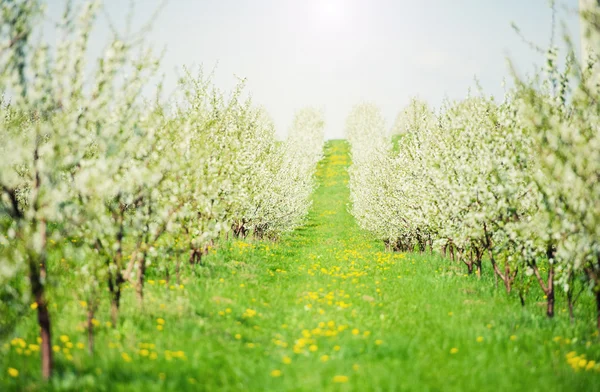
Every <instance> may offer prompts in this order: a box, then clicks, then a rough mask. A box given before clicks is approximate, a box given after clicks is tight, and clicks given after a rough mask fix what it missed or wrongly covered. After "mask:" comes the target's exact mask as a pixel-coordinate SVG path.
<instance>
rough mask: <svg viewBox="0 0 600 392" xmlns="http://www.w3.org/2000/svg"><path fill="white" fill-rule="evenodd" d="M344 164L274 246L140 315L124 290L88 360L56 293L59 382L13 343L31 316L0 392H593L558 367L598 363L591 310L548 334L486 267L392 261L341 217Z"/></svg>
mask: <svg viewBox="0 0 600 392" xmlns="http://www.w3.org/2000/svg"><path fill="white" fill-rule="evenodd" d="M348 164H349V157H348V145H347V144H346V143H345V142H343V141H332V142H328V143H327V146H326V149H325V159H324V160H323V161H322V162H321V163H320V165H319V168H318V173H317V175H318V181H319V187H318V189H317V190H316V192H315V194H314V196H313V197H314V204H313V208H312V211H311V214H310V216H309V219H308V221H307V224H306V225H305V226H304V227H302V228H300V229H298V230H296V231H295V232H293V233H291V234H290V235H288V236H286V237H284V238H282V239H281V241H279V242H277V243H269V242H252V241H247V242H238V241H233V242H228V243H224V244H222V246H221V247H220V249H219V250H218V252H217V253H215V254H212V255H210V256H209V257H208V258H207V259H206V264H205V265H204V266H202V267H198V268H196V269H195V270H193V271H192V270H189V271H185V274H184V279H183V284H184V287H183V288H179V287H175V285H172V284H167V283H162V282H160V280H161V279H162V278H161V277H156V276H154V277H153V276H149V277H148V278H149V279H150V281H149V282H148V284H147V286H146V287H147V294H146V303H145V307H144V309H139V307H138V305H137V302H136V300H135V293H134V290H133V289H131V288H128V289H126V290H125V294H124V299H123V307H122V308H123V310H122V313H121V318H120V324H119V325H118V327H117V328H110V327H107V326H106V325H105V323H106V322H107V321H108V320H109V316H108V314H109V312H108V304H107V302H108V301H104V303H103V305H104V307H103V308H102V309H101V310H100V312H99V314H98V322H99V323H100V326H99V328H98V333H97V336H96V340H97V342H96V353H95V355H94V356H93V357H92V356H90V355H89V354H87V351H86V350H83V349H79V348H77V343H83V342H85V333H84V332H82V329H81V323H82V322H83V321H84V320H85V310H84V309H83V307H82V306H81V304H80V303H79V301H80V300H82V298H77V294H74V293H75V292H74V291H73V290H72V289H73V287H74V279H75V278H73V277H70V278H68V277H67V278H65V279H64V280H61V282H63V283H62V285H61V286H60V287H58V288H57V289H56V290H55V296H56V298H57V299H56V301H55V302H54V303H55V304H56V306H55V307H54V306H53V307H52V312H53V313H52V316H53V321H54V330H53V340H54V344H55V345H57V346H59V348H60V350H61V352H60V353H57V354H56V359H57V372H56V377H55V378H54V381H53V382H52V383H51V384H48V385H44V384H43V383H41V382H40V381H39V377H40V374H39V373H40V371H39V364H38V361H39V359H38V357H37V353H31V354H30V355H26V353H25V351H23V350H25V348H22V350H21V353H19V352H18V348H20V347H19V345H20V344H21V343H20V341H18V340H14V344H11V342H10V340H11V339H13V338H21V339H23V340H24V341H25V342H26V344H30V343H35V339H36V333H35V331H36V320H35V314H34V312H33V311H31V312H30V313H29V314H28V315H27V317H25V318H24V319H23V320H22V321H20V322H19V324H18V326H17V329H16V331H15V332H14V334H13V335H12V336H11V337H10V338H9V340H8V341H7V342H6V343H5V344H4V345H3V347H2V348H0V349H1V350H2V351H0V371H1V372H2V373H1V375H0V390H3V391H4V390H45V389H69V390H78V391H80V390H105V391H163V390H165V391H166V390H176V391H181V390H210V391H231V390H254V391H278V390H292V391H320V390H333V391H337V390H339V391H346V390H355V391H403V390H414V391H438V390H463V391H464V390H466V391H469V390H494V391H506V390H528V391H535V390H544V391H562V390H574V391H575V390H582V391H584V390H585V391H593V390H600V373H598V372H596V371H585V370H579V371H575V370H574V369H573V368H572V367H571V366H570V365H569V364H568V363H567V360H566V355H567V353H569V352H572V351H575V352H576V353H577V354H578V355H580V354H585V355H586V358H587V359H596V360H600V345H599V344H598V340H597V339H598V338H597V337H596V336H597V334H596V332H595V329H594V323H593V320H594V317H593V306H592V304H591V301H589V300H588V299H584V300H583V301H582V303H581V305H580V306H579V308H578V314H577V321H576V322H575V323H574V324H570V323H569V320H568V317H567V313H566V312H565V310H564V306H565V304H564V303H563V302H561V301H562V300H561V299H559V303H558V306H557V309H558V316H557V317H556V318H555V319H554V320H548V319H547V318H546V317H545V315H544V308H543V306H540V305H539V304H538V302H541V301H543V299H542V298H541V294H539V293H537V292H533V293H532V295H531V296H530V297H528V301H529V303H528V305H527V306H526V307H524V308H523V307H521V305H520V304H519V301H518V298H516V297H512V296H511V297H507V296H506V294H505V293H504V291H503V290H502V288H500V289H498V290H495V289H494V287H493V284H492V276H491V275H490V271H489V268H488V269H487V270H485V271H484V277H483V279H482V280H481V281H479V280H478V279H477V278H476V277H474V276H465V275H464V274H463V272H464V269H463V267H462V266H459V265H456V264H453V263H452V262H450V261H447V260H442V259H440V258H439V257H437V256H418V255H413V254H392V253H386V252H385V251H384V248H383V244H382V243H381V242H379V241H375V240H374V239H373V238H371V237H370V236H369V235H368V234H366V233H364V232H362V231H361V230H359V228H358V227H357V226H356V223H355V222H354V220H353V218H352V217H351V216H350V215H349V213H348V212H347V203H348V198H349V191H348V187H347V181H348V176H347V172H346V168H347V166H348ZM486 267H488V266H487V265H486ZM150 274H152V271H151V272H150ZM69 279H70V280H69ZM151 281H153V282H154V283H153V284H152V283H151ZM65 282H66V283H65ZM69 282H70V283H69ZM171 286H172V287H171ZM158 319H163V320H164V326H163V330H162V331H159V330H158V329H157V326H158V325H159V324H158ZM61 335H66V336H68V338H69V341H70V342H71V343H72V344H73V345H74V347H73V348H71V349H68V350H67V352H68V354H65V352H64V348H65V347H66V346H67V345H69V344H68V343H65V342H62V341H61V340H60V337H61ZM478 337H480V338H482V339H483V340H482V341H481V342H478V341H477V338H478ZM511 337H512V338H511ZM558 337H560V338H558ZM311 346H312V347H311ZM311 349H312V350H314V351H311ZM453 349H457V352H456V353H452V352H453ZM143 350H147V351H143ZM69 355H70V356H72V358H71V357H69ZM324 356H327V357H324ZM284 359H285V361H287V362H289V363H284ZM325 359H326V360H325ZM9 367H12V368H15V369H17V370H18V371H19V375H18V376H17V377H14V378H13V377H10V376H9V375H8V372H7V369H8V368H9ZM274 375H275V376H276V377H274ZM335 381H345V382H335Z"/></svg>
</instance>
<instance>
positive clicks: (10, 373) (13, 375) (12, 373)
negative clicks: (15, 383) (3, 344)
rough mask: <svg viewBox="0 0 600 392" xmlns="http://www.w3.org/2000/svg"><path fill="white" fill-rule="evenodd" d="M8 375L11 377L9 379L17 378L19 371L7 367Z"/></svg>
mask: <svg viewBox="0 0 600 392" xmlns="http://www.w3.org/2000/svg"><path fill="white" fill-rule="evenodd" d="M8 375H9V376H11V377H13V378H15V377H18V376H19V371H18V370H17V369H15V368H11V367H9V368H8Z"/></svg>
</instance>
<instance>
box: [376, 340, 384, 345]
mask: <svg viewBox="0 0 600 392" xmlns="http://www.w3.org/2000/svg"><path fill="white" fill-rule="evenodd" d="M382 343H383V340H381V339H377V340H376V341H375V344H376V345H378V346H381V344H382Z"/></svg>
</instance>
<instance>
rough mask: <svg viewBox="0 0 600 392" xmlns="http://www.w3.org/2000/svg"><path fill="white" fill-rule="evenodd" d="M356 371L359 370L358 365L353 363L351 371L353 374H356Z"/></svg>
mask: <svg viewBox="0 0 600 392" xmlns="http://www.w3.org/2000/svg"><path fill="white" fill-rule="evenodd" d="M358 369H360V366H359V365H358V363H355V364H354V365H352V370H354V371H355V372H358Z"/></svg>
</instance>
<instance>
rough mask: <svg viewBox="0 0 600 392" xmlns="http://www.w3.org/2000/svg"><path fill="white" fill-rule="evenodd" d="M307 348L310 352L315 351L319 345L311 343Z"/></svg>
mask: <svg viewBox="0 0 600 392" xmlns="http://www.w3.org/2000/svg"><path fill="white" fill-rule="evenodd" d="M308 349H309V350H310V351H312V352H315V351H317V350H318V349H319V346H317V345H316V344H311V345H310V347H308Z"/></svg>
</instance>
